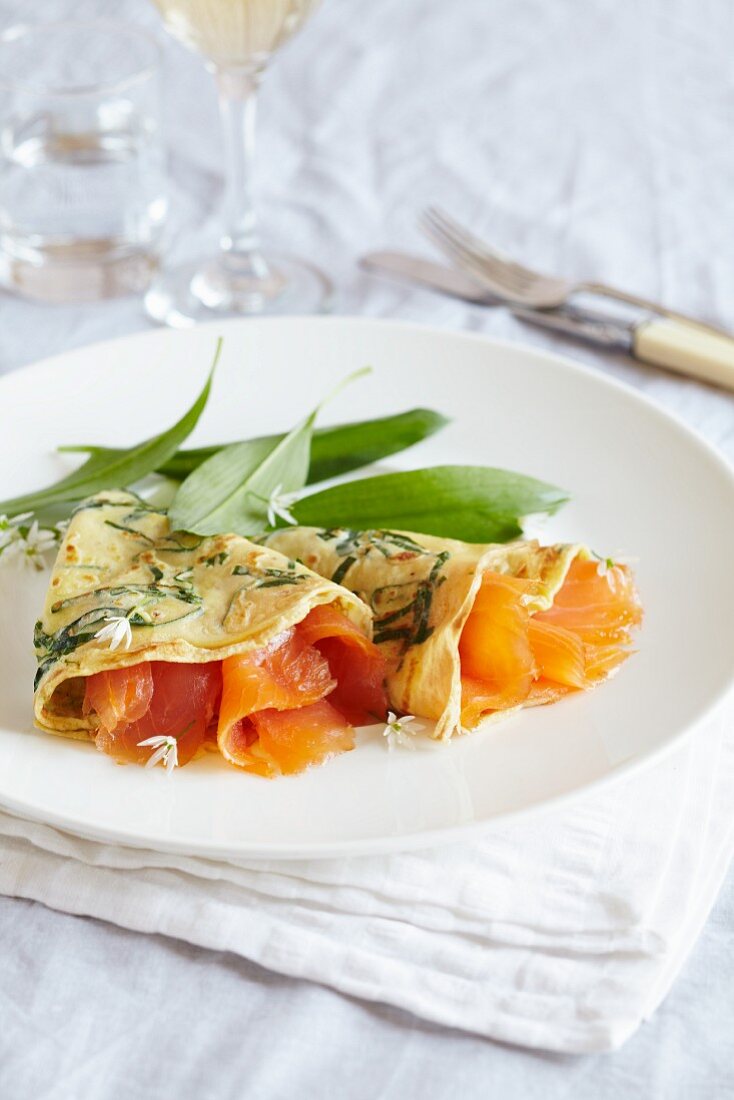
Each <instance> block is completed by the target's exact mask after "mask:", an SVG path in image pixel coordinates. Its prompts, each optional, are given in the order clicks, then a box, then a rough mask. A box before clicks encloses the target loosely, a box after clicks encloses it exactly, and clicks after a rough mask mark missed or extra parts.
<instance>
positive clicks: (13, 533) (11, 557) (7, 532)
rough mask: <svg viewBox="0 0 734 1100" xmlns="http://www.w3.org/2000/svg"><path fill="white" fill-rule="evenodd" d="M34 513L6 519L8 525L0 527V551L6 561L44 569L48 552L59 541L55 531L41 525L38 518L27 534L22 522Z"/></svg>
mask: <svg viewBox="0 0 734 1100" xmlns="http://www.w3.org/2000/svg"><path fill="white" fill-rule="evenodd" d="M30 515H32V513H24V514H23V515H21V516H15V517H14V518H13V519H12V520H9V521H8V520H6V519H5V517H4V516H3V520H4V523H5V524H6V525H7V526H5V525H4V526H3V527H2V528H0V536H1V537H2V540H3V541H2V542H0V551H1V552H2V553H3V555H4V557H5V560H6V561H16V562H18V563H19V564H20V565H21V566H30V567H31V568H33V569H39V570H40V569H43V568H44V567H45V565H46V554H47V553H48V551H49V550H53V549H54V547H55V546H56V543H57V536H56V533H55V532H54V531H51V530H49V529H48V528H46V527H39V525H38V520H35V519H34V521H33V523H32V524H31V525H30V527H29V528H28V530H27V531H26V534H25V535H23V533H22V531H21V530H20V524H21V523H23V522H24V521H25V520H27V519H29V518H30Z"/></svg>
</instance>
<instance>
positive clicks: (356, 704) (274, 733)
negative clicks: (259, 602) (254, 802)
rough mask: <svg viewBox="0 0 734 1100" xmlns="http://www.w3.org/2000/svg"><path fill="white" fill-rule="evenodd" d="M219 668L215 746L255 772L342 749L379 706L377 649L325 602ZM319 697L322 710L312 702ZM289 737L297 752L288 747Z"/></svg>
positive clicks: (296, 767)
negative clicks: (262, 644)
mask: <svg viewBox="0 0 734 1100" xmlns="http://www.w3.org/2000/svg"><path fill="white" fill-rule="evenodd" d="M222 672H223V684H224V686H223V692H222V704H221V707H220V712H219V729H218V735H217V739H218V742H219V747H220V749H221V750H222V752H223V754H224V755H225V756H226V757H227V759H228V760H230V761H232V763H235V764H238V765H239V766H240V767H242V768H245V769H246V770H248V771H254V772H256V773H257V774H259V775H277V774H278V773H279V772H282V773H284V774H290V773H292V772H293V771H302V770H303V768H305V767H307V766H308V765H309V764H316V763H322V762H323V761H324V760H325V759H327V758H328V757H330V756H333V755H334V754H335V753H336V752H345V751H347V750H348V749H351V748H353V747H354V731H353V729H352V726H353V725H357V724H361V723H363V722H374V721H377V720H379V719H380V718H384V716H385V714H386V711H387V697H386V695H385V688H384V678H385V662H384V658H383V657H382V654H381V653H380V651H379V650H378V649H377V647H376V646H375V645H374V644H373V643H372V642H371V641H370V640H369V639H368V638H365V637H364V635H363V634H361V633H360V632H359V630H357V628H356V627H355V626H354V625H353V624H352V623H351V622H350V620H349V619H347V617H346V616H345V615H342V613H341V612H340V611H338V610H337V609H336V608H334V607H330V606H328V607H327V606H323V607H316V608H313V609H312V610H311V611H310V612H309V614H308V615H307V616H306V618H305V619H304V620H303V621H302V622H300V623H298V625H297V626H296V627H294V628H291V630H289V631H287V632H285V633H284V634H283V635H280V636H279V637H278V638H277V639H274V641H273V642H272V643H271V645H270V646H268V647H266V648H265V649H264V650H258V651H256V652H255V653H245V654H241V655H238V656H236V657H229V658H227V659H226V660H224V661H223V662H222ZM327 696H328V707H323V706H316V704H320V703H321V702H322V701H325V700H326V697H327ZM263 713H266V714H267V718H265V719H263V718H262V714H263ZM278 713H281V714H282V715H284V717H282V718H276V717H275V716H276V715H277V714H278ZM335 715H336V717H335ZM337 718H338V722H337ZM288 723H290V727H289V728H290V729H291V730H292V736H289V737H286V736H285V734H284V731H285V730H286V727H287V725H288ZM335 723H336V724H335ZM262 731H264V732H262ZM294 739H295V742H297V743H298V744H299V745H300V744H302V745H303V746H304V747H303V749H302V750H301V749H299V750H298V752H294V748H293V745H294V743H295V742H294Z"/></svg>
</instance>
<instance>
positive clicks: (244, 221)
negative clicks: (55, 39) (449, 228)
mask: <svg viewBox="0 0 734 1100" xmlns="http://www.w3.org/2000/svg"><path fill="white" fill-rule="evenodd" d="M153 3H154V4H155V6H156V7H157V8H158V10H159V11H160V12H161V14H162V16H163V20H164V24H165V27H166V29H167V30H168V31H170V33H171V34H172V35H173V36H174V37H175V38H177V39H179V41H181V42H183V43H184V44H185V45H186V46H189V47H191V48H192V49H194V50H196V51H197V52H198V53H201V54H202V55H203V57H204V58H205V60H206V64H207V67H208V68H209V69H210V70H211V71H212V72H213V73H214V77H215V79H216V82H217V88H218V91H219V105H220V111H221V116H222V126H223V130H224V147H225V167H226V191H225V199H224V214H223V235H222V238H221V241H220V249H219V252H218V253H217V254H216V255H214V256H210V257H208V258H205V259H202V260H200V261H198V262H195V263H188V264H183V265H181V266H179V267H174V268H172V269H169V270H168V271H164V273H163V274H162V275H161V276H160V277H159V278H158V279H156V281H155V282H154V283H153V285H152V286H151V288H150V290H149V291H148V293H147V295H146V298H145V306H146V309H147V311H148V314H149V315H150V316H151V317H152V318H153V319H154V320H156V321H160V322H162V323H164V324H168V325H173V326H174V327H184V326H187V325H191V324H194V323H195V322H197V321H204V320H213V319H216V318H218V317H242V316H261V315H267V314H273V313H313V312H318V311H320V310H323V309H325V308H327V306H328V302H329V298H330V295H331V284H330V283H329V281H328V279H327V278H326V277H325V276H324V275H323V274H322V273H321V272H320V271H319V270H318V269H317V268H315V267H314V266H313V265H312V264H310V263H308V262H307V261H305V260H300V259H296V258H295V257H293V256H283V255H272V256H271V255H270V254H269V253H266V252H263V250H262V249H261V247H260V241H259V235H258V227H257V218H256V215H255V210H254V206H253V200H252V164H253V154H254V140H255V110H256V103H257V91H258V88H259V86H260V82H261V80H262V76H263V72H264V71H265V68H266V66H267V64H268V62H269V60H270V58H271V57H272V55H273V53H274V52H275V51H276V50H277V49H278V48H279V47H280V46H281V45H282V44H283V43H284V42H285V41H287V40H288V39H289V38H290V37H291V36H292V35H293V34H295V33H296V31H298V30H299V28H300V27H301V26H302V25H303V23H304V22H305V21H306V19H307V18H308V17H309V15H310V14H311V12H312V11H313V10H314V9H315V8H316V7H318V5H319V3H320V0H153Z"/></svg>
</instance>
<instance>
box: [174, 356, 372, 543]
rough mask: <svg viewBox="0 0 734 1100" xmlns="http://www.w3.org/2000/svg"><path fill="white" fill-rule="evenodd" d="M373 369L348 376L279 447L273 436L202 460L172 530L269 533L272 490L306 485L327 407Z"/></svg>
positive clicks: (178, 503) (184, 488)
mask: <svg viewBox="0 0 734 1100" xmlns="http://www.w3.org/2000/svg"><path fill="white" fill-rule="evenodd" d="M368 369H369V368H366V369H365V370H360V371H356V372H355V373H354V374H351V375H349V377H348V378H346V379H345V380H344V382H343V383H341V384H340V385H339V386H338V387H337V389H336V390H334V391H333V392H332V393H331V394H329V395H328V397H327V398H325V400H324V401H322V402H321V403H320V404H319V405H317V406H316V408H315V409H314V410H313V412H311V413H310V414H309V415H308V416H307V417H306V419H305V420H304V421H303V422H302V423H301V424H298V425H297V426H296V427H295V428H293V429H292V430H291V431H290V432H288V434H287V435H285V436H282V437H280V438H279V440H278V442H276V443H275V445H273V443H272V442H271V441H269V440H247V441H246V442H244V443H233V444H231V445H230V446H229V447H224V448H223V449H222V450H220V451H217V453H216V454H214V455H212V457H211V458H209V459H207V460H206V462H203V463H202V464H201V466H199V467H197V469H196V470H194V472H193V473H191V474H189V476H188V477H187V478H186V480H185V481H184V482H183V483H182V485H181V486H180V487H179V489H178V492H177V493H176V495H175V497H174V498H173V502H172V504H171V507H170V508H169V512H168V514H169V518H170V521H171V528H172V530H174V531H177V530H180V531H192V532H194V533H195V534H197V535H216V534H220V533H221V532H223V531H226V532H228V533H232V534H237V535H253V534H257V533H259V532H262V531H265V530H266V529H267V527H268V510H269V503H270V499H271V497H272V496H273V494H274V493H278V494H288V493H293V492H295V491H297V490H298V489H302V488H303V486H304V485H305V484H306V480H307V478H308V471H309V464H310V455H311V440H312V436H313V427H314V423H315V420H316V417H317V416H318V414H319V412H320V411H321V409H322V407H323V405H324V404H326V401H329V400H330V399H331V398H332V397H333V396H334V395H335V394H336V393H338V391H339V390H340V389H342V387H343V386H344V385H347V384H348V383H349V382H351V381H354V380H355V379H356V378H359V377H361V376H362V375H364V374H365V373H367V370H368Z"/></svg>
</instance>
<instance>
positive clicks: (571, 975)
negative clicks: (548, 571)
mask: <svg viewBox="0 0 734 1100" xmlns="http://www.w3.org/2000/svg"><path fill="white" fill-rule="evenodd" d="M732 718H734V699H731V700H729V701H728V702H727V703H726V704H725V705H724V706H723V707H722V708H720V709H719V711H718V712H717V714H716V715H715V716H714V717H713V718H712V719H710V720H709V721H708V723H707V724H706V725H705V726H704V727H702V728H700V729H699V730H698V731H697V732H696V733H695V734H694V735H693V736H692V737H691V738H690V739H689V740H688V741H687V743H686V744H684V745H683V746H682V747H681V748H679V749H677V750H675V751H674V752H673V753H671V754H669V755H668V756H667V758H665V759H664V760H663V761H662V762H660V763H658V764H657V765H655V766H653V767H650V768H649V769H647V770H646V771H643V772H641V773H640V774H638V775H635V776H633V777H632V778H629V779H626V780H620V781H618V782H617V783H615V784H613V785H610V786H609V787H608V788H605V789H602V790H601V791H599V792H597V793H593V794H590V795H587V796H584V797H581V798H579V799H577V800H576V801H575V802H574V803H572V804H571V805H570V806H569V807H566V808H563V809H559V810H554V811H548V812H546V813H544V814H540V815H537V816H535V817H533V818H530V819H529V820H527V821H526V822H519V823H516V824H512V825H507V826H503V827H494V828H491V829H488V830H487V832H486V834H484V835H483V836H481V837H480V838H479V839H472V840H471V841H460V842H458V843H455V844H450V845H444V846H442V847H440V848H434V849H432V850H427V851H424V852H411V853H407V854H399V855H391V856H381V857H362V858H355V859H340V860H328V861H310V862H251V863H233V862H216V861H212V860H205V859H198V858H187V857H183V856H173V855H163V854H157V853H155V852H151V851H142V850H137V849H132V848H123V847H115V846H109V845H104V844H98V843H95V842H92V841H88V840H83V839H80V838H77V837H74V836H71V835H70V834H67V833H64V832H61V831H59V830H55V829H52V828H49V827H46V826H44V825H39V824H35V823H32V822H29V821H25V820H22V819H20V818H17V817H13V816H11V815H8V814H0V892H3V893H5V894H9V895H15V896H19V897H24V898H32V899H35V900H37V901H41V902H43V903H45V904H46V905H49V906H51V907H52V908H55V909H60V910H62V911H64V912H68V913H76V914H86V915H90V916H95V917H99V918H101V919H103V920H108V921H112V922H114V923H116V924H119V925H122V926H124V927H126V928H131V929H137V930H139V931H141V932H158V933H163V934H165V935H169V936H174V937H177V938H180V939H184V940H188V941H190V942H191V943H195V944H200V945H202V946H205V947H212V948H216V949H224V950H229V951H234V952H237V953H239V954H241V955H244V956H246V957H247V958H249V959H252V960H254V961H255V962H258V963H260V964H261V965H263V966H265V967H269V968H270V969H272V970H277V971H280V972H282V973H284V974H289V975H292V976H296V977H301V978H308V979H311V980H313V981H318V982H321V983H323V984H327V985H330V986H333V987H334V988H335V989H338V990H341V991H342V992H344V993H348V994H351V995H354V996H357V997H363V998H366V999H369V1000H376V1001H384V1002H388V1003H391V1004H393V1005H397V1006H399V1007H401V1008H404V1009H408V1010H409V1011H411V1012H414V1013H416V1014H417V1015H419V1016H422V1017H424V1018H425V1019H428V1020H432V1021H435V1022H437V1023H440V1024H444V1025H448V1026H452V1027H456V1028H462V1029H464V1030H468V1031H472V1032H477V1033H479V1034H481V1035H486V1036H489V1037H491V1038H494V1039H500V1040H503V1041H505V1042H510V1043H517V1044H522V1045H525V1046H531V1047H539V1048H544V1049H547V1050H553V1051H562V1052H568V1053H582V1052H590V1051H602V1050H610V1049H614V1048H616V1047H618V1046H620V1045H621V1044H622V1043H623V1042H624V1041H625V1040H626V1039H627V1038H628V1037H629V1036H630V1035H631V1034H632V1033H633V1032H634V1031H635V1030H636V1028H637V1027H638V1026H639V1025H640V1023H641V1022H642V1021H643V1020H644V1018H645V1017H646V1016H649V1015H650V1013H651V1012H653V1011H654V1009H655V1008H656V1007H657V1005H658V1004H659V1003H660V1001H661V1000H662V998H663V997H664V996H665V994H666V993H667V991H668V989H669V988H670V985H671V984H672V982H673V980H674V978H675V976H676V974H677V973H678V971H679V970H680V968H681V966H682V964H683V962H684V960H685V958H686V956H687V954H688V952H689V951H690V949H691V947H692V945H693V943H694V942H695V939H696V937H697V935H698V933H699V931H700V929H701V927H702V925H703V923H704V921H705V919H706V917H707V915H708V913H709V911H710V909H711V906H712V905H713V902H714V900H715V897H716V894H717V891H718V889H719V887H720V885H721V882H722V880H723V878H724V875H725V873H726V870H727V867H728V865H729V862H730V860H731V858H732V855H734V807H733V806H732V804H731V794H730V792H731V790H732V784H733V783H734V728H733V727H734V722H732Z"/></svg>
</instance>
